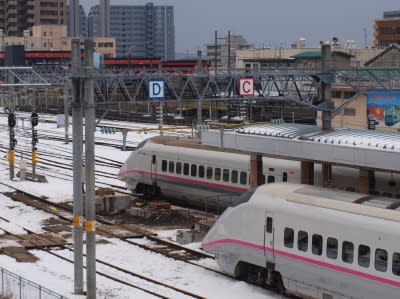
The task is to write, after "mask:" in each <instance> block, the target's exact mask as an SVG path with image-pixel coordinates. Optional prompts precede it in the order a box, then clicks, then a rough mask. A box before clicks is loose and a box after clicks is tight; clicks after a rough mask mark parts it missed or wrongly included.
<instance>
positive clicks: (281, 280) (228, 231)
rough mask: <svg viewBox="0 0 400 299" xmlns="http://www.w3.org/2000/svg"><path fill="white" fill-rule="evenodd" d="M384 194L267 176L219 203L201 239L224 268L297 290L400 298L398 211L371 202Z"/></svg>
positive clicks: (301, 293)
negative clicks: (242, 198) (243, 198)
mask: <svg viewBox="0 0 400 299" xmlns="http://www.w3.org/2000/svg"><path fill="white" fill-rule="evenodd" d="M364 200H368V202H369V203H368V205H370V206H365V204H364V205H360V204H356V203H353V202H364ZM384 200H385V198H382V197H380V198H379V197H377V198H373V196H372V197H371V196H369V197H367V196H366V195H365V194H359V193H354V192H345V191H341V190H331V189H326V188H320V187H315V186H308V185H298V184H290V183H286V184H282V183H281V184H267V185H264V186H261V187H259V188H258V189H257V190H256V191H255V193H254V194H253V195H252V197H251V199H250V200H249V201H248V202H246V203H243V204H241V205H239V206H237V207H234V208H228V209H227V210H225V212H224V214H222V216H221V217H220V218H219V219H218V221H217V222H216V223H215V224H214V226H213V227H212V228H211V230H210V231H209V232H208V234H207V235H206V237H205V238H204V240H203V244H202V247H203V249H205V250H206V251H207V252H210V253H213V254H215V255H216V258H217V261H218V264H219V265H220V267H221V268H222V269H223V270H225V271H226V272H227V273H229V274H231V275H233V276H239V277H244V278H246V277H252V276H253V278H252V279H251V280H252V281H253V282H258V283H260V284H261V283H266V284H267V285H271V286H273V285H275V286H278V287H280V288H281V289H285V290H286V291H287V292H288V293H291V294H295V295H299V296H301V297H304V298H324V299H325V298H329V299H333V298H363V299H367V298H371V299H376V298H385V299H395V298H400V223H399V221H400V213H399V211H393V210H387V209H382V208H377V207H372V206H371V205H376V203H379V202H382V201H384ZM391 200H392V201H393V199H391ZM282 286H284V288H283V287H282Z"/></svg>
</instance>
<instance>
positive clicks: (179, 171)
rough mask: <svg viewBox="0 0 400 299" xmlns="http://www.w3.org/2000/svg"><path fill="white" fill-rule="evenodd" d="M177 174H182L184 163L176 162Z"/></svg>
mask: <svg viewBox="0 0 400 299" xmlns="http://www.w3.org/2000/svg"><path fill="white" fill-rule="evenodd" d="M176 173H177V174H181V173H182V163H181V162H176Z"/></svg>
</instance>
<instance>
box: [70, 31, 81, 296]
mask: <svg viewBox="0 0 400 299" xmlns="http://www.w3.org/2000/svg"><path fill="white" fill-rule="evenodd" d="M71 47H72V49H71V51H72V144H73V148H72V155H73V161H72V165H73V198H74V207H73V225H74V231H73V235H74V292H75V294H83V236H82V233H83V229H82V222H83V219H82V217H83V202H82V148H83V129H82V126H83V121H82V99H81V81H80V68H81V58H80V53H81V50H80V40H79V39H73V40H72V44H71Z"/></svg>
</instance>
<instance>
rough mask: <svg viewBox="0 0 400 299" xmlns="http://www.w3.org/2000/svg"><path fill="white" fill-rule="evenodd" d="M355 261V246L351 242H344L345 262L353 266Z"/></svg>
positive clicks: (343, 258) (343, 253) (343, 257)
mask: <svg viewBox="0 0 400 299" xmlns="http://www.w3.org/2000/svg"><path fill="white" fill-rule="evenodd" d="M353 259H354V245H353V243H351V242H348V241H344V242H343V246H342V260H343V262H345V263H349V264H352V263H353Z"/></svg>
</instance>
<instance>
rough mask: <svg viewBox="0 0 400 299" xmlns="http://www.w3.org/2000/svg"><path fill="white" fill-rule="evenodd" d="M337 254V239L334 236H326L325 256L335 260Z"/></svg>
mask: <svg viewBox="0 0 400 299" xmlns="http://www.w3.org/2000/svg"><path fill="white" fill-rule="evenodd" d="M337 254H338V241H337V240H336V239H335V238H328V239H327V240H326V256H327V257H329V258H330V259H333V260H336V259H337Z"/></svg>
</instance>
